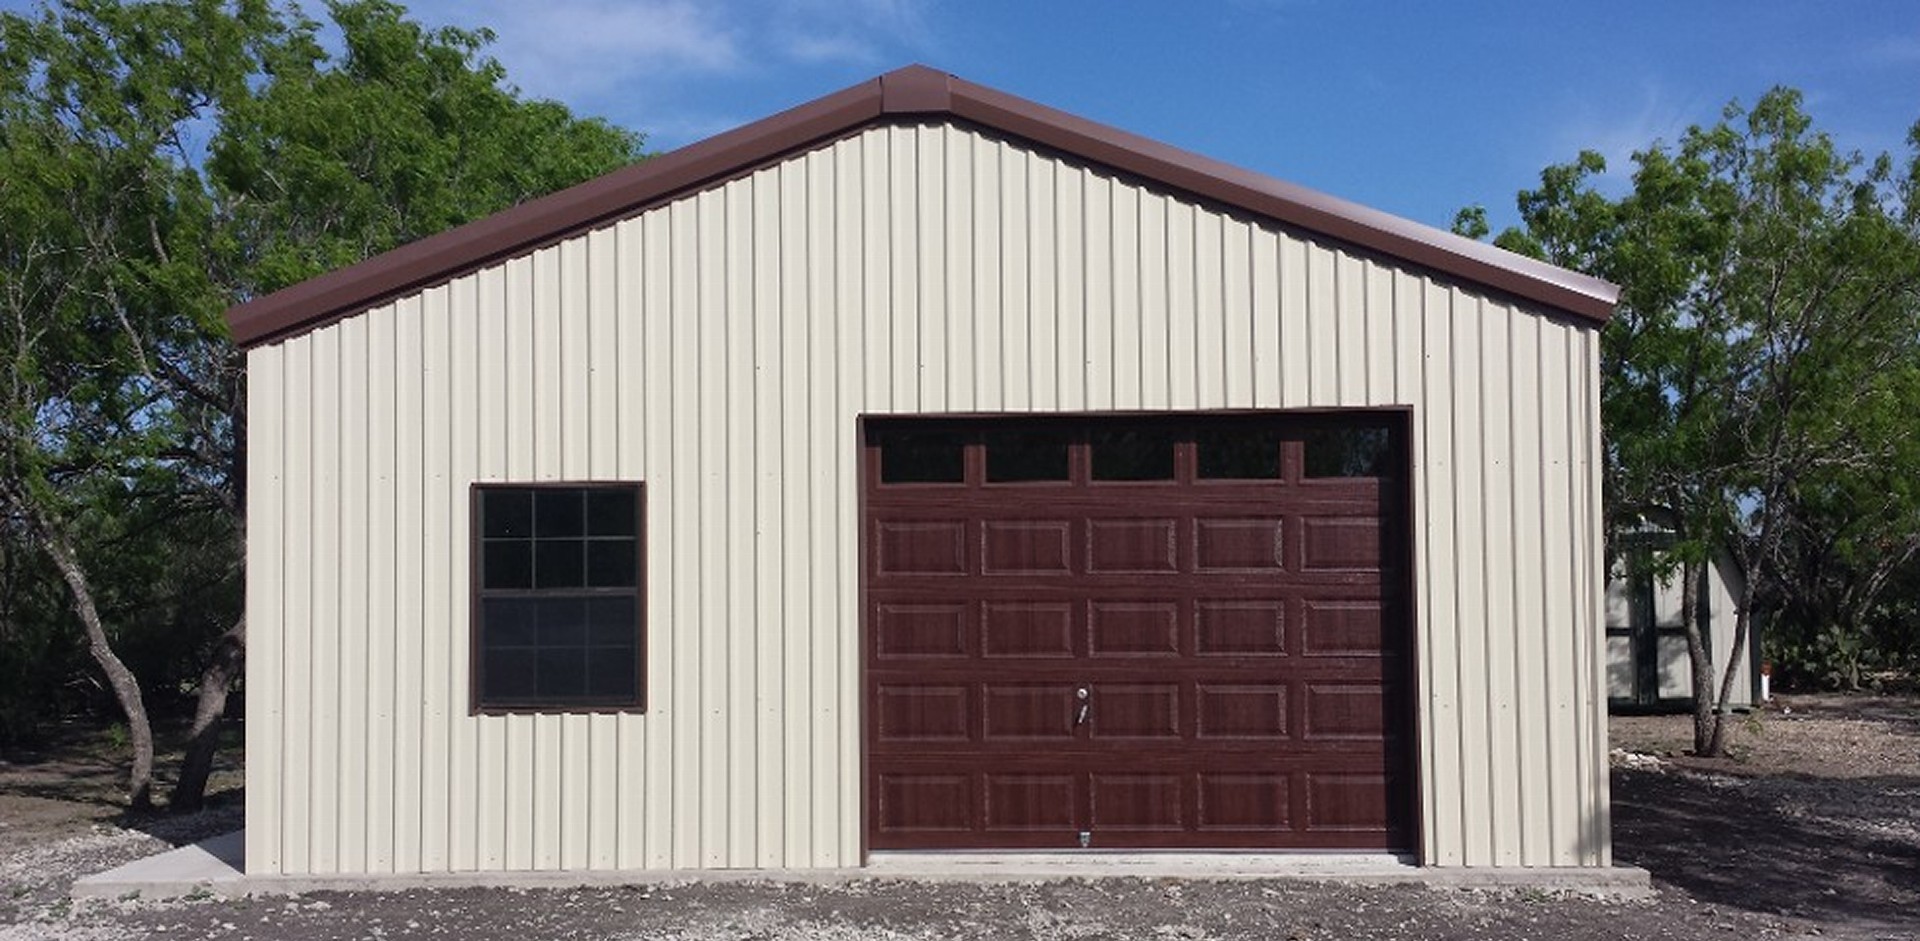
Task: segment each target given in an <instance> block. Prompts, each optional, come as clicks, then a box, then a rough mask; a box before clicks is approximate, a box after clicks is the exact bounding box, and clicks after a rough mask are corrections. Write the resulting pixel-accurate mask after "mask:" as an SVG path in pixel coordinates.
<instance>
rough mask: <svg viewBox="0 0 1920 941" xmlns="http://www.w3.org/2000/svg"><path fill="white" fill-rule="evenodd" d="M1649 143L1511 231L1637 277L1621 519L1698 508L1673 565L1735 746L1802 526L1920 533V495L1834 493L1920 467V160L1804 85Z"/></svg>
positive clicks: (1704, 687) (1556, 256)
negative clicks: (1702, 589) (1894, 151)
mask: <svg viewBox="0 0 1920 941" xmlns="http://www.w3.org/2000/svg"><path fill="white" fill-rule="evenodd" d="M1913 142H1914V144H1915V146H1916V149H1920V126H1916V129H1915V136H1914V141H1913ZM1633 160H1634V163H1635V171H1634V173H1633V178H1632V188H1631V190H1630V191H1629V192H1628V193H1627V194H1626V195H1624V196H1621V197H1619V198H1617V199H1616V198H1609V197H1607V196H1605V195H1604V194H1602V193H1601V192H1600V191H1599V189H1598V188H1597V187H1596V186H1595V181H1594V178H1595V177H1596V176H1597V175H1598V174H1600V173H1602V172H1604V170H1605V161H1604V160H1603V159H1602V158H1601V157H1600V156H1599V155H1597V154H1594V153H1590V152H1589V153H1583V154H1581V155H1580V157H1579V159H1577V160H1576V161H1575V162H1573V163H1571V164H1566V165H1560V166H1554V167H1549V168H1547V170H1545V171H1544V172H1543V173H1542V174H1541V186H1540V188H1538V189H1534V190H1528V191H1524V192H1522V193H1521V194H1520V196H1519V210H1520V218H1521V225H1520V226H1519V227H1517V228H1514V229H1510V230H1508V231H1506V232H1503V233H1501V235H1500V236H1499V238H1498V239H1496V242H1497V244H1500V245H1501V246H1503V247H1506V248H1509V249H1511V250H1514V251H1518V252H1522V253H1524V254H1529V255H1533V256H1535V257H1539V258H1543V259H1546V260H1548V261H1552V262H1554V263H1557V264H1561V265H1565V266H1568V267H1573V268H1578V269H1582V270H1586V271H1589V272H1591V273H1593V274H1596V275H1599V276H1601V277H1604V278H1607V279H1609V280H1611V281H1614V282H1615V283H1617V284H1620V285H1621V288H1622V291H1621V299H1620V305H1619V308H1618V310H1617V312H1616V314H1615V316H1614V319H1613V321H1612V322H1611V323H1609V324H1608V326H1607V328H1606V330H1605V333H1604V334H1603V338H1602V369H1603V377H1602V398H1601V409H1602V414H1603V420H1604V423H1605V431H1606V448H1605V459H1606V467H1605V481H1606V486H1605V490H1606V498H1607V503H1608V514H1609V520H1608V524H1609V526H1608V528H1609V535H1610V536H1611V537H1617V536H1619V535H1620V534H1622V533H1623V532H1625V530H1626V529H1627V528H1628V527H1630V526H1631V525H1632V523H1633V521H1634V520H1635V518H1637V516H1638V515H1639V514H1640V513H1642V512H1644V511H1647V510H1650V509H1654V508H1658V509H1660V510H1663V511H1665V512H1668V513H1671V514H1672V515H1673V518H1674V520H1675V521H1676V527H1675V528H1676V530H1677V532H1676V543H1675V546H1674V550H1673V552H1671V553H1669V554H1667V555H1666V556H1665V557H1664V561H1663V562H1661V563H1660V564H1661V565H1664V566H1665V567H1666V568H1667V569H1669V570H1670V573H1671V574H1673V575H1676V576H1678V577H1679V578H1680V580H1681V585H1682V594H1683V597H1684V598H1685V599H1686V601H1687V606H1686V608H1685V610H1686V611H1688V612H1689V617H1688V627H1687V640H1688V653H1689V659H1690V660H1691V662H1692V666H1693V682H1694V749H1695V751H1696V753H1698V754H1702V755H1718V754H1720V753H1721V752H1722V750H1723V747H1724V735H1723V733H1724V727H1723V723H1722V722H1721V716H1722V715H1723V714H1724V713H1725V711H1726V706H1727V702H1728V699H1729V697H1730V695H1731V693H1732V690H1733V683H1734V678H1735V675H1736V669H1737V668H1736V666H1735V665H1736V664H1737V663H1738V662H1739V661H1740V660H1741V658H1742V656H1743V655H1744V651H1745V648H1746V645H1747V644H1748V643H1749V638H1750V636H1751V635H1752V634H1753V631H1754V624H1755V623H1756V618H1759V617H1763V616H1765V615H1768V614H1770V613H1773V612H1776V611H1779V610H1781V609H1782V608H1784V607H1786V606H1787V605H1788V603H1789V599H1794V598H1796V597H1797V596H1798V593H1799V591H1800V589H1799V586H1797V585H1796V584H1794V583H1793V581H1792V580H1791V579H1789V578H1788V574H1789V572H1790V571H1791V570H1792V569H1791V566H1790V564H1789V562H1788V559H1787V549H1788V546H1789V544H1790V541H1791V539H1792V538H1793V536H1794V534H1796V533H1799V534H1801V535H1802V536H1803V537H1804V536H1805V534H1807V533H1809V532H1812V531H1816V530H1817V531H1823V532H1830V531H1834V527H1836V525H1838V524H1841V523H1844V524H1846V525H1850V526H1852V527H1853V528H1854V531H1853V532H1852V534H1851V535H1848V536H1847V537H1846V538H1847V539H1848V540H1849V541H1850V543H1852V544H1859V545H1874V544H1878V543H1879V542H1881V541H1884V540H1887V539H1898V538H1911V537H1912V535H1913V531H1912V525H1913V522H1912V521H1913V515H1912V514H1911V513H1909V512H1906V511H1890V512H1884V513H1881V512H1875V513H1871V514H1861V513H1854V512H1851V511H1849V510H1844V509H1843V510H1841V511H1840V512H1837V513H1835V512H1828V513H1820V512H1815V510H1816V509H1817V507H1818V506H1820V505H1821V502H1822V501H1827V503H1828V504H1829V505H1831V506H1836V507H1838V506H1843V504H1840V503H1834V502H1833V501H1834V500H1837V499H1838V498H1839V495H1840V494H1843V493H1849V492H1850V493H1853V494H1855V495H1856V496H1858V495H1859V494H1861V493H1864V492H1870V491H1868V490H1863V488H1866V487H1868V486H1869V482H1870V481H1871V480H1873V479H1874V475H1876V474H1884V473H1886V472H1887V471H1888V470H1890V469H1891V470H1893V471H1894V472H1895V473H1898V474H1906V475H1908V479H1911V477H1912V475H1914V474H1920V465H1916V464H1915V463H1913V462H1914V458H1915V455H1914V448H1913V447H1912V442H1911V440H1910V439H1911V435H1912V432H1911V415H1912V413H1913V410H1914V408H1915V406H1916V405H1920V403H1917V402H1915V401H1914V400H1913V398H1912V395H1913V389H1914V386H1913V384H1912V382H1911V378H1910V377H1911V375H1912V370H1913V369H1914V368H1915V364H1916V363H1920V358H1917V357H1920V354H1917V351H1916V344H1917V343H1920V225H1916V210H1920V200H1916V198H1915V197H1916V196H1920V163H1916V162H1915V161H1914V159H1913V158H1912V157H1909V160H1908V162H1907V164H1906V166H1905V168H1904V169H1903V171H1902V172H1901V173H1899V174H1896V173H1895V172H1894V163H1893V161H1892V160H1891V159H1890V158H1888V157H1886V156H1884V155H1883V156H1881V157H1879V158H1877V159H1874V160H1872V161H1868V160H1865V159H1863V158H1862V157H1860V156H1859V155H1857V154H1850V153H1843V152H1841V151H1840V150H1839V149H1838V148H1836V147H1835V145H1834V143H1833V141H1832V140H1831V139H1830V138H1829V137H1828V136H1827V135H1826V134H1824V133H1819V132H1816V131H1814V130H1813V128H1812V121H1811V119H1810V118H1809V117H1808V116H1807V115H1806V113H1805V112H1804V110H1803V109H1802V102H1801V97H1800V95H1799V94H1798V93H1797V92H1795V91H1792V90H1790V89H1774V90H1773V91H1770V92H1768V93H1767V94H1766V95H1765V96H1763V97H1762V98H1761V99H1760V100H1759V102H1758V103H1756V104H1755V106H1754V107H1753V108H1752V109H1751V110H1746V109H1743V108H1741V107H1739V106H1738V105H1732V106H1729V107H1728V108H1727V109H1726V111H1725V112H1724V114H1723V117H1722V120H1721V121H1720V122H1719V123H1717V124H1715V125H1713V126H1711V127H1693V128H1690V129H1689V130H1688V131H1687V133H1686V134H1685V135H1684V136H1683V137H1682V139H1681V140H1680V142H1679V143H1678V144H1677V145H1676V146H1674V147H1672V148H1668V147H1666V146H1663V145H1660V144H1657V143H1656V144H1655V145H1653V146H1651V147H1649V148H1648V149H1647V150H1644V151H1641V152H1639V153H1637V154H1635V155H1634V158H1633ZM1476 222H1479V223H1480V228H1481V232H1482V234H1484V229H1485V227H1484V215H1476V214H1475V213H1473V212H1467V213H1463V214H1462V216H1461V218H1460V219H1459V220H1458V222H1457V226H1458V227H1461V228H1464V229H1465V230H1467V231H1469V232H1471V231H1472V230H1473V226H1474V225H1475V223H1476ZM1874 527H1879V529H1878V530H1877V531H1870V530H1873V529H1874ZM1610 541H1612V540H1610ZM1722 550H1724V551H1726V552H1728V553H1730V554H1731V555H1732V556H1733V558H1734V559H1735V560H1736V562H1737V563H1738V564H1739V566H1740V567H1741V568H1742V569H1743V570H1744V572H1745V573H1746V579H1745V588H1744V590H1743V591H1742V592H1741V596H1740V597H1739V598H1738V599H1737V600H1736V606H1737V612H1736V615H1737V617H1736V624H1735V630H1734V639H1733V649H1732V650H1730V651H1728V652H1727V653H1728V669H1727V670H1726V671H1725V673H1724V675H1722V676H1720V677H1717V678H1716V677H1715V676H1714V675H1713V670H1712V666H1711V660H1710V659H1709V657H1708V651H1707V647H1706V641H1705V633H1704V629H1703V625H1701V624H1700V623H1698V608H1697V606H1696V605H1693V604H1692V600H1693V599H1694V598H1695V597H1697V592H1698V591H1699V586H1700V584H1701V581H1702V577H1703V574H1704V570H1705V566H1706V565H1707V564H1708V563H1709V560H1710V559H1711V558H1712V556H1713V554H1714V553H1715V552H1717V551H1722ZM1662 574H1667V573H1662ZM1716 679H1717V681H1718V682H1717V684H1716V682H1715V681H1716Z"/></svg>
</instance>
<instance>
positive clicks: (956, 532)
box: [873, 520, 967, 575]
mask: <svg viewBox="0 0 1920 941" xmlns="http://www.w3.org/2000/svg"><path fill="white" fill-rule="evenodd" d="M873 535H874V567H875V569H876V570H877V572H878V574H880V575H965V574H966V573H967V530H966V526H965V525H964V524H962V523H961V522H959V521H957V520H954V521H946V520H941V521H933V522H880V523H875V524H874V527H873Z"/></svg>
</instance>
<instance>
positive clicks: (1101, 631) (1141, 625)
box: [1087, 601, 1180, 657]
mask: <svg viewBox="0 0 1920 941" xmlns="http://www.w3.org/2000/svg"><path fill="white" fill-rule="evenodd" d="M1087 652H1088V653H1090V654H1092V655H1093V656H1096V657H1172V656H1178V655H1179V653H1180V606H1179V605H1178V604H1175V603H1174V602H1171V601H1096V602H1093V603H1092V604H1090V605H1088V606H1087Z"/></svg>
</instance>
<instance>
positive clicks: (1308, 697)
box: [1301, 683, 1388, 740]
mask: <svg viewBox="0 0 1920 941" xmlns="http://www.w3.org/2000/svg"><path fill="white" fill-rule="evenodd" d="M1302 687H1303V689H1302V694H1303V700H1304V703H1303V704H1304V708H1303V709H1302V712H1303V713H1304V721H1303V722H1302V723H1301V726H1302V734H1303V735H1304V736H1305V737H1306V738H1308V739H1319V740H1327V739H1348V740H1356V739H1359V740H1368V739H1371V740H1379V739H1382V738H1384V737H1385V736H1386V733H1387V721H1388V719H1387V704H1386V692H1385V690H1384V689H1383V688H1382V687H1381V686H1380V685H1379V684H1377V683H1376V684H1364V683H1340V684H1320V683H1305V684H1302Z"/></svg>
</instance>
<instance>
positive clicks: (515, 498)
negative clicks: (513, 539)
mask: <svg viewBox="0 0 1920 941" xmlns="http://www.w3.org/2000/svg"><path fill="white" fill-rule="evenodd" d="M480 516H481V520H482V522H481V526H480V534H481V535H483V536H489V537H499V536H519V537H521V538H523V539H524V538H526V537H528V536H531V535H533V492H532V491H529V490H494V489H487V490H482V491H480Z"/></svg>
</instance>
